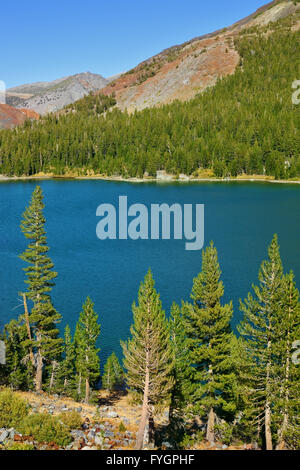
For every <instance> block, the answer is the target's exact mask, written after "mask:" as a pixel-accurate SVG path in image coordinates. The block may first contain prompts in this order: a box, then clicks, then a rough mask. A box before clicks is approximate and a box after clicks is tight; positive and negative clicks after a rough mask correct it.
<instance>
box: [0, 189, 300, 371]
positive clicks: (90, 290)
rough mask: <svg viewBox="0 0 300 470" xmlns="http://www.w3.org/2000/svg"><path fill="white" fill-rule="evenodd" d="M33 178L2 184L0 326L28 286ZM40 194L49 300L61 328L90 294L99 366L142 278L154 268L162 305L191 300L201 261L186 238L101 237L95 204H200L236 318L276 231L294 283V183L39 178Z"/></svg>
mask: <svg viewBox="0 0 300 470" xmlns="http://www.w3.org/2000/svg"><path fill="white" fill-rule="evenodd" d="M36 184H37V183H36V181H26V182H5V183H1V184H0V262H1V267H0V326H3V324H5V323H6V322H8V321H9V320H10V319H12V318H16V317H17V316H18V315H19V314H20V313H22V307H21V306H20V301H19V300H18V292H20V291H22V290H24V272H23V271H22V267H23V266H24V264H23V262H22V261H21V260H20V259H19V258H18V255H19V254H20V253H21V252H22V251H23V250H24V249H25V247H26V241H25V239H24V237H23V235H22V233H21V232H20V229H19V224H20V219H21V214H22V212H23V211H24V208H25V205H26V204H27V203H28V201H29V199H30V196H31V193H32V191H33V190H34V187H35V185H36ZM39 184H40V185H41V186H42V188H43V191H44V194H45V203H46V209H45V214H46V217H47V232H48V242H49V245H50V247H51V252H50V253H51V257H52V259H53V261H54V263H55V269H56V271H57V272H58V274H59V276H58V278H57V280H56V286H55V288H54V291H53V299H54V304H55V306H56V308H57V310H58V311H59V312H60V313H61V314H62V315H63V322H62V326H61V327H62V328H63V327H64V325H65V324H66V323H69V324H70V325H71V327H72V329H73V331H74V326H75V323H76V320H77V318H78V315H79V313H80V311H81V305H82V303H83V301H84V300H85V298H86V296H87V295H89V296H90V297H91V298H92V300H93V301H94V302H95V309H96V311H97V312H98V314H99V318H100V322H101V326H102V329H101V340H100V347H101V358H102V365H103V362H104V361H105V359H106V358H107V356H108V355H109V354H110V353H111V352H112V351H113V350H115V351H116V352H117V353H119V352H120V347H119V340H120V339H126V337H127V335H128V332H129V326H130V323H131V320H132V312H131V305H132V302H133V300H134V299H136V297H137V291H138V287H139V284H140V281H141V280H142V279H143V277H144V275H145V273H146V271H147V269H148V268H149V267H151V268H152V270H153V273H154V277H155V280H156V287H157V289H158V291H159V292H160V294H161V298H162V302H163V306H164V309H165V310H166V311H167V312H168V311H169V309H170V305H171V303H172V301H173V300H175V301H177V302H180V301H181V299H184V300H187V299H188V298H189V294H190V290H191V287H192V281H193V277H195V276H196V275H197V274H198V272H199V271H200V268H201V252H188V251H185V241H184V240H183V241H132V240H128V241H118V240H117V241H105V242H103V241H100V240H98V239H97V237H96V224H97V221H98V219H97V217H96V209H97V207H98V205H99V204H101V203H112V204H115V205H116V206H117V203H118V197H119V196H120V195H127V196H128V203H129V205H130V204H133V203H136V202H139V203H143V204H146V205H147V206H150V204H153V203H163V202H164V203H168V204H173V203H175V202H176V203H181V204H184V203H185V204H188V203H193V204H196V203H198V204H205V242H206V244H208V243H209V242H210V240H214V242H215V244H216V246H217V248H218V252H219V258H220V263H221V268H222V271H223V281H224V284H225V297H224V299H225V300H226V301H227V300H229V299H232V300H233V302H234V306H235V315H234V321H233V323H234V325H235V324H236V323H237V322H238V321H239V319H240V312H239V309H238V305H239V298H244V297H245V296H246V295H247V292H248V291H249V289H250V288H251V285H252V283H253V282H256V279H257V274H258V269H259V266H260V263H261V261H262V260H263V259H264V258H265V257H266V253H267V246H268V244H269V243H270V241H271V239H272V236H273V234H274V233H275V232H276V233H278V235H279V241H280V245H281V254H282V258H283V261H284V267H285V270H286V271H287V270H290V269H293V270H294V272H295V274H296V280H297V282H298V287H300V243H299V238H300V237H299V233H300V210H299V208H300V186H298V185H288V184H287V185H272V184H267V183H266V184H263V183H201V184H200V183H192V184H179V183H178V184H166V185H163V184H127V183H116V182H105V181H55V180H52V181H41V182H39Z"/></svg>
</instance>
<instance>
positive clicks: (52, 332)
mask: <svg viewBox="0 0 300 470" xmlns="http://www.w3.org/2000/svg"><path fill="white" fill-rule="evenodd" d="M43 209H44V204H43V194H42V190H41V188H40V187H39V186H37V187H36V189H35V190H34V192H33V195H32V198H31V202H30V205H29V207H27V208H26V210H25V212H24V214H23V220H22V222H21V229H22V232H23V233H24V235H25V238H27V239H29V244H28V247H27V249H26V251H25V252H24V253H23V254H22V255H20V258H21V259H22V260H23V261H25V262H26V263H28V264H29V266H28V267H26V268H24V271H25V273H26V276H27V280H26V281H25V282H26V284H27V286H28V291H27V297H28V298H29V299H30V300H31V301H32V302H33V308H32V310H31V314H30V315H29V322H30V325H31V327H32V329H33V333H34V338H33V342H32V345H31V346H32V347H33V348H34V349H35V351H36V373H35V384H36V390H37V391H40V390H41V389H42V380H43V367H44V364H45V362H48V363H49V362H52V361H54V360H56V359H57V357H58V356H59V355H60V352H61V346H62V340H61V339H60V338H59V331H58V329H57V327H56V324H57V323H58V322H60V320H61V316H60V314H59V313H58V312H57V311H56V310H55V308H54V307H53V304H52V300H51V295H50V293H51V290H52V287H53V285H54V283H53V280H54V279H55V278H56V276H57V273H55V272H54V271H53V267H54V265H53V263H52V261H51V259H50V258H49V256H48V251H49V247H48V245H47V238H46V232H45V222H46V220H45V217H44V215H43Z"/></svg>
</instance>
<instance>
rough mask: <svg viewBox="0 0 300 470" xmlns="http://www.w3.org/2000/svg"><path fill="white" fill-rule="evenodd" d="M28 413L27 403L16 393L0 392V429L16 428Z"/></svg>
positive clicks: (9, 391)
mask: <svg viewBox="0 0 300 470" xmlns="http://www.w3.org/2000/svg"><path fill="white" fill-rule="evenodd" d="M28 411H29V407H28V404H27V402H26V401H25V400H23V399H22V398H20V397H19V396H18V395H17V394H16V393H13V392H12V391H11V390H4V391H2V392H0V428H10V427H13V428H18V426H19V424H20V423H21V422H22V420H23V419H24V418H25V417H26V416H27V415H28Z"/></svg>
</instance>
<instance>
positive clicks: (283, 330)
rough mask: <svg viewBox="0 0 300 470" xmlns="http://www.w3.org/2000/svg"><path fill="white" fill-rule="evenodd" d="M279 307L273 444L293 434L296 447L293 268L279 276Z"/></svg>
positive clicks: (298, 401)
mask: <svg viewBox="0 0 300 470" xmlns="http://www.w3.org/2000/svg"><path fill="white" fill-rule="evenodd" d="M281 309H282V316H281V320H280V321H279V322H278V325H275V326H276V327H277V333H278V342H277V343H276V344H275V347H274V353H275V372H276V382H275V387H276V389H277V391H279V399H278V400H276V401H275V403H274V414H275V421H276V425H277V426H276V427H277V429H278V438H277V439H278V440H277V447H276V448H277V449H279V450H280V449H284V448H285V447H287V446H288V445H289V442H291V441H293V438H294V436H296V441H297V440H298V443H297V447H298V448H299V447H300V418H299V411H300V408H299V406H300V389H299V379H300V371H299V366H297V365H296V364H294V362H293V360H292V356H293V344H294V342H295V341H297V340H299V338H300V303H299V291H298V289H297V288H296V285H295V278H294V274H293V272H291V273H289V274H287V275H286V276H284V279H283V297H282V299H281ZM276 389H275V390H276Z"/></svg>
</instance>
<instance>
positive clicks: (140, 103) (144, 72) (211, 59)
mask: <svg viewBox="0 0 300 470" xmlns="http://www.w3.org/2000/svg"><path fill="white" fill-rule="evenodd" d="M299 10H300V4H299V2H296V3H295V2H293V1H292V0H280V1H278V0H273V1H272V2H269V3H267V4H266V5H263V6H262V7H260V8H259V9H258V10H256V11H255V12H254V13H252V14H251V15H249V16H248V17H246V18H243V19H241V20H239V21H237V22H236V23H234V24H233V25H232V26H230V27H227V28H223V29H219V30H217V31H215V32H212V33H208V34H205V35H202V36H198V37H196V38H194V39H191V40H190V41H187V42H184V43H183V44H181V45H176V46H172V47H170V48H167V49H164V50H163V51H162V52H160V53H159V54H156V55H155V56H153V57H150V58H149V59H147V60H145V61H143V62H141V63H140V64H139V65H137V66H136V67H135V68H133V69H132V70H130V71H128V72H126V73H125V74H123V75H121V77H120V78H119V79H117V80H115V81H113V82H111V83H110V84H108V85H107V86H106V87H105V88H104V89H102V90H100V91H99V93H103V94H108V95H109V94H111V93H115V95H116V100H117V106H118V107H119V108H120V109H122V110H125V109H127V110H128V111H129V112H133V111H135V110H142V109H144V108H147V107H152V106H157V105H161V104H168V103H171V102H172V101H174V100H176V99H178V100H180V101H186V100H189V99H191V98H193V97H194V96H195V95H197V94H198V93H201V92H203V91H204V90H205V89H207V88H208V87H211V86H214V85H215V84H216V82H217V81H218V80H219V79H221V78H223V77H225V76H227V75H232V74H233V73H234V72H235V70H236V68H237V66H238V64H239V62H240V57H239V55H238V52H237V51H236V48H235V46H234V40H235V37H236V36H237V35H238V34H239V33H241V31H242V30H243V29H245V28H249V27H252V26H253V27H255V26H259V25H267V24H269V23H270V22H276V21H278V20H279V19H282V18H284V17H286V16H288V15H290V14H292V13H294V12H296V11H299Z"/></svg>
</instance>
